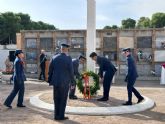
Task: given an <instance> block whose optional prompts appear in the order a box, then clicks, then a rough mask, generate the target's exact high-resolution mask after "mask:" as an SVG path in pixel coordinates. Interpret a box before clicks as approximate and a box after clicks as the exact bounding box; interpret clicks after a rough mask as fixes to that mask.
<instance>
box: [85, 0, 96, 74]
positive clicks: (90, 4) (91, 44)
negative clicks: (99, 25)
mask: <svg viewBox="0 0 165 124" xmlns="http://www.w3.org/2000/svg"><path fill="white" fill-rule="evenodd" d="M95 49H96V2H95V0H87V39H86V57H87V70H88V71H95V62H94V61H92V60H91V59H90V58H89V55H90V53H91V52H94V51H95Z"/></svg>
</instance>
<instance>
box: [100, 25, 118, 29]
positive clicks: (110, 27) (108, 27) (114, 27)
mask: <svg viewBox="0 0 165 124" xmlns="http://www.w3.org/2000/svg"><path fill="white" fill-rule="evenodd" d="M103 29H118V26H117V25H112V26H108V25H107V26H105V27H104V28H103Z"/></svg>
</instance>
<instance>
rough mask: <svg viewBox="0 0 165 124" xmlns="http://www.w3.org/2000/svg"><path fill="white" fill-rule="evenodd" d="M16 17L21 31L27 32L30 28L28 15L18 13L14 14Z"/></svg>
mask: <svg viewBox="0 0 165 124" xmlns="http://www.w3.org/2000/svg"><path fill="white" fill-rule="evenodd" d="M16 16H19V17H20V19H21V20H20V25H21V29H24V30H29V29H30V28H31V27H30V26H31V20H30V16H29V15H28V14H23V13H18V14H16Z"/></svg>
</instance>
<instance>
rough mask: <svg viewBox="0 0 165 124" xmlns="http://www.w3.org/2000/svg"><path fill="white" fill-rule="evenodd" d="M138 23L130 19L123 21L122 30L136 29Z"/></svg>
mask: <svg viewBox="0 0 165 124" xmlns="http://www.w3.org/2000/svg"><path fill="white" fill-rule="evenodd" d="M135 24H136V21H135V20H134V19H131V18H128V19H126V20H122V28H124V29H126V28H135Z"/></svg>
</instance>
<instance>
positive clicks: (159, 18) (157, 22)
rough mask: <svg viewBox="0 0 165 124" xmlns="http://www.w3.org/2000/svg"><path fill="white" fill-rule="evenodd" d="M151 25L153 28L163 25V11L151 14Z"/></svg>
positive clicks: (164, 23)
mask: <svg viewBox="0 0 165 124" xmlns="http://www.w3.org/2000/svg"><path fill="white" fill-rule="evenodd" d="M151 22H152V27H154V28H163V27H165V13H160V12H158V13H154V14H153V15H152V19H151Z"/></svg>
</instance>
